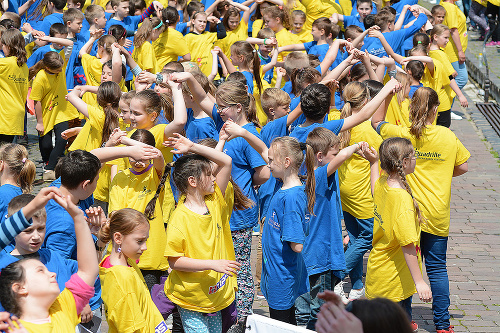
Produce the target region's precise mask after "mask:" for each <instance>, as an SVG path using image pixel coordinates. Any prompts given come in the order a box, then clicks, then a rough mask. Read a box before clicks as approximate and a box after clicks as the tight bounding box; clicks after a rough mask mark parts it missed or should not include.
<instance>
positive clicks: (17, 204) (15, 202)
mask: <svg viewBox="0 0 500 333" xmlns="http://www.w3.org/2000/svg"><path fill="white" fill-rule="evenodd" d="M33 199H35V196H34V195H33V194H29V193H23V194H21V195H18V196H16V197H14V198H12V200H10V202H9V205H8V206H7V215H9V216H12V215H14V214H15V213H16V212H18V211H19V210H20V209H21V208H23V207H25V206H26V205H27V204H29V203H30V202H31V201H32V200H33ZM33 217H36V218H43V219H45V220H46V219H47V212H46V211H45V207H42V208H41V209H39V210H37V211H36V212H35V213H34V214H33Z"/></svg>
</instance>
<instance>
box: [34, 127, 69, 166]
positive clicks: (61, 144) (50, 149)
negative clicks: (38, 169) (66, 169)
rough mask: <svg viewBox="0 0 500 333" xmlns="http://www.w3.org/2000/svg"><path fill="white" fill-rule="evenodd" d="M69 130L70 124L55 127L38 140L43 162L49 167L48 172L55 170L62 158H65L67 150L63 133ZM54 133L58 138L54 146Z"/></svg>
mask: <svg viewBox="0 0 500 333" xmlns="http://www.w3.org/2000/svg"><path fill="white" fill-rule="evenodd" d="M67 129H68V122H67V121H63V122H62V123H59V124H56V125H54V128H53V129H52V130H50V131H48V132H47V133H46V134H45V135H42V136H40V137H39V138H38V145H39V146H40V154H41V155H42V161H43V163H44V164H46V165H47V167H46V168H45V169H46V170H54V168H55V167H56V164H57V161H58V160H59V158H60V157H63V156H64V149H65V148H66V140H64V139H63V138H62V137H61V133H62V132H64V131H65V130H67ZM52 133H54V134H55V136H56V144H55V146H54V145H52Z"/></svg>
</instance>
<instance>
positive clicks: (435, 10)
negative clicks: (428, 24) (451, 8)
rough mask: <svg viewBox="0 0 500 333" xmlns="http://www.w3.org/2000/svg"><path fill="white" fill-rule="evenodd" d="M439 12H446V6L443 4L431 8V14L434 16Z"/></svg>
mask: <svg viewBox="0 0 500 333" xmlns="http://www.w3.org/2000/svg"><path fill="white" fill-rule="evenodd" d="M438 12H441V13H443V12H444V13H445V14H446V8H444V7H443V6H441V5H435V6H433V7H432V8H431V14H432V16H434V15H435V14H437V13H438Z"/></svg>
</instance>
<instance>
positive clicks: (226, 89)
mask: <svg viewBox="0 0 500 333" xmlns="http://www.w3.org/2000/svg"><path fill="white" fill-rule="evenodd" d="M215 96H216V98H220V100H221V101H222V102H224V104H226V105H236V104H240V105H241V107H242V109H243V112H245V118H246V120H247V121H249V122H251V123H253V124H254V125H255V127H258V128H260V127H261V126H260V123H259V120H258V119H257V110H256V108H255V99H254V97H253V95H250V94H249V93H248V91H247V88H246V87H245V85H244V84H242V83H240V82H237V81H229V82H224V83H223V84H221V85H220V86H219V87H218V88H217V92H216V93H215Z"/></svg>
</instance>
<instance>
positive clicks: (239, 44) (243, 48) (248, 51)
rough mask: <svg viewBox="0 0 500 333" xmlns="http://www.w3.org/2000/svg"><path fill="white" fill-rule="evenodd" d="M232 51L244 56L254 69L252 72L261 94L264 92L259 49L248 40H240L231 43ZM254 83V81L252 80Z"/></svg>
mask: <svg viewBox="0 0 500 333" xmlns="http://www.w3.org/2000/svg"><path fill="white" fill-rule="evenodd" d="M231 53H234V55H236V56H238V55H240V56H242V57H243V61H244V62H245V64H246V65H247V67H248V68H251V69H252V74H253V77H254V79H255V82H256V83H257V88H258V89H259V94H261V93H262V80H261V78H260V59H259V55H258V54H257V50H256V49H255V48H254V47H253V46H252V44H250V43H249V42H247V41H243V40H239V41H236V42H235V43H234V44H233V45H231ZM252 84H253V82H252Z"/></svg>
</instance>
